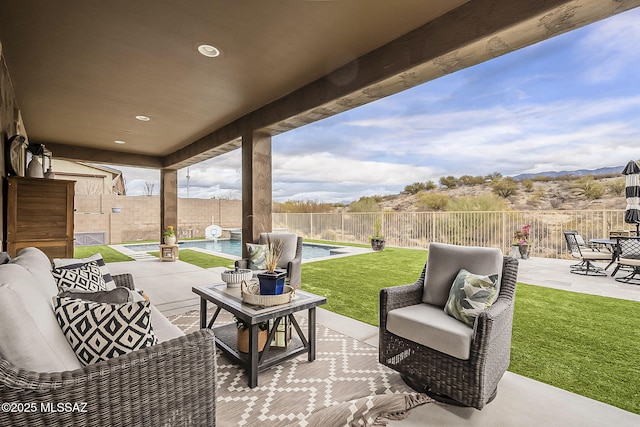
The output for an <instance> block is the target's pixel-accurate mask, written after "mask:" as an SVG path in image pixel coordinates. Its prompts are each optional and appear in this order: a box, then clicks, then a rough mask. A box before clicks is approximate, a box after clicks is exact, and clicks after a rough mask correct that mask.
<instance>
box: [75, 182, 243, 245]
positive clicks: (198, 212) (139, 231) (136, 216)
mask: <svg viewBox="0 0 640 427" xmlns="http://www.w3.org/2000/svg"><path fill="white" fill-rule="evenodd" d="M75 204H76V214H75V232H76V233H82V232H90V233H95V232H105V233H106V243H108V244H115V243H121V242H131V241H137V240H159V238H160V197H159V196H118V195H111V194H103V195H100V196H99V200H98V199H96V196H95V195H83V194H76V198H75ZM88 205H91V206H92V208H94V209H97V207H98V206H99V207H100V210H93V209H92V211H91V212H87V211H84V212H83V211H81V210H80V209H78V207H80V206H88ZM112 208H120V212H118V213H115V212H113V210H112ZM212 216H213V218H214V221H215V224H216V225H219V226H220V227H222V228H241V227H242V204H241V201H240V200H218V199H178V219H179V220H178V222H179V223H178V224H177V230H178V236H179V238H190V237H193V238H197V237H201V238H204V231H205V228H206V227H207V226H209V225H211V218H212Z"/></svg>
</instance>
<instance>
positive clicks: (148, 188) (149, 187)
mask: <svg viewBox="0 0 640 427" xmlns="http://www.w3.org/2000/svg"><path fill="white" fill-rule="evenodd" d="M155 186H156V184H155V183H154V182H150V181H145V182H144V195H145V196H153V189H154V188H155Z"/></svg>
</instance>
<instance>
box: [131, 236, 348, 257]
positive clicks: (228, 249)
mask: <svg viewBox="0 0 640 427" xmlns="http://www.w3.org/2000/svg"><path fill="white" fill-rule="evenodd" d="M124 247H125V248H127V249H130V250H132V251H136V252H153V251H157V250H158V244H157V243H156V244H153V243H149V244H140V245H125V246H124ZM186 248H200V249H207V250H209V251H214V252H222V253H223V254H227V255H234V256H237V257H241V256H242V242H241V241H240V240H186V241H184V242H180V249H186ZM341 249H343V248H342V247H340V246H329V245H320V244H317V243H302V259H313V258H323V257H328V256H333V255H337V254H339V253H341V251H340V250H341Z"/></svg>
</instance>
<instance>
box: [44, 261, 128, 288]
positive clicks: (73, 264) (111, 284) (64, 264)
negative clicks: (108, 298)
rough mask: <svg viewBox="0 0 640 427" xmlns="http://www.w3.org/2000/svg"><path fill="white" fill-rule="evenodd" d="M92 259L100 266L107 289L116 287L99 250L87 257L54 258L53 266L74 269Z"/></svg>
mask: <svg viewBox="0 0 640 427" xmlns="http://www.w3.org/2000/svg"><path fill="white" fill-rule="evenodd" d="M92 261H95V262H96V264H98V267H100V271H101V272H102V278H103V279H104V283H105V284H106V285H107V289H113V288H115V287H116V283H115V282H114V281H113V277H111V273H109V269H108V268H107V265H106V264H105V263H104V259H103V258H102V254H101V253H100V252H96V253H95V254H93V255H91V256H90V257H87V258H54V259H53V266H54V267H55V268H66V269H75V268H79V267H82V266H83V265H85V264H88V263H90V262H92Z"/></svg>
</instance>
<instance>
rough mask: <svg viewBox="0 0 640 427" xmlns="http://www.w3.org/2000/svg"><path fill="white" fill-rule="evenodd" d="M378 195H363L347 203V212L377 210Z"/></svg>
mask: <svg viewBox="0 0 640 427" xmlns="http://www.w3.org/2000/svg"><path fill="white" fill-rule="evenodd" d="M379 201H380V197H377V196H363V197H360V198H359V199H358V200H357V201H355V202H353V203H351V204H350V205H349V212H379V211H380V205H379V204H378V202H379Z"/></svg>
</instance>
